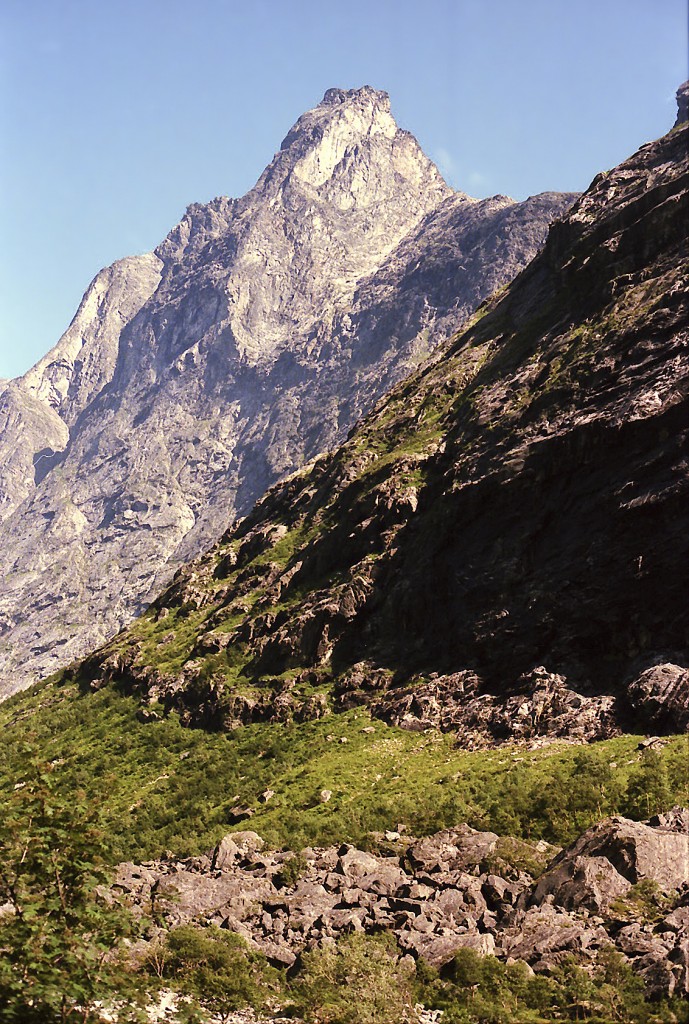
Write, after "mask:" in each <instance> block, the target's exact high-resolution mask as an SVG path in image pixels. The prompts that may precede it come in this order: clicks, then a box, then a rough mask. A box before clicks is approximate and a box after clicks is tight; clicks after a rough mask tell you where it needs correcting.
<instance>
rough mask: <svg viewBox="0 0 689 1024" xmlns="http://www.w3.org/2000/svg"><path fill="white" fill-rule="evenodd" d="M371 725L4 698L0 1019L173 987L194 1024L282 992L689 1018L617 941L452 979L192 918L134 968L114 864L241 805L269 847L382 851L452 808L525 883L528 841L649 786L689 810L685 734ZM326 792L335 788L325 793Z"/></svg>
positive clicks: (390, 953) (458, 1013)
mask: <svg viewBox="0 0 689 1024" xmlns="http://www.w3.org/2000/svg"><path fill="white" fill-rule="evenodd" d="M368 721H369V720H368V718H367V717H366V716H365V715H364V714H363V713H362V712H360V711H359V712H357V711H354V712H349V713H348V714H345V715H340V716H331V717H330V718H328V719H326V720H325V721H320V722H308V723H304V724H301V725H291V726H285V725H275V726H273V725H261V726H253V727H248V728H245V729H241V730H238V731H237V732H236V733H234V734H232V735H227V734H217V733H215V734H212V733H206V732H202V731H200V730H190V729H185V728H183V727H182V726H181V724H180V722H179V721H178V720H177V719H176V718H175V716H170V717H169V718H167V719H162V720H160V721H155V722H151V723H147V724H144V723H142V722H139V721H138V719H137V718H136V704H135V702H134V701H133V700H132V699H130V698H126V697H122V696H120V695H118V694H117V693H116V692H115V691H113V690H111V689H107V688H106V689H104V690H101V691H99V692H98V693H95V694H90V695H81V694H79V692H78V690H77V688H76V687H74V686H67V685H64V686H61V687H60V686H56V685H54V684H52V685H44V686H42V687H39V688H37V689H36V690H35V691H34V692H33V693H31V694H29V695H21V696H18V697H15V698H13V699H11V700H10V701H8V702H6V703H5V704H4V705H3V706H2V708H0V726H1V727H3V732H4V736H5V750H4V754H5V756H4V759H3V763H2V766H0V794H1V795H2V801H3V802H2V812H1V813H0V853H1V856H0V860H1V861H2V866H1V867H0V884H1V886H2V888H1V890H0V904H2V903H3V902H10V903H12V904H13V905H14V906H15V907H20V908H21V914H19V913H11V914H9V915H5V916H4V917H2V918H0V947H2V950H3V953H4V956H3V957H2V958H1V959H0V1021H2V1022H7V1024H19V1022H20V1021H21V1022H22V1024H71V1022H72V1021H76V1020H77V1019H78V1020H83V1021H86V1022H88V1024H96V1022H98V1021H99V1020H100V1017H99V1012H100V1011H99V1005H100V1002H101V1001H102V1002H103V1004H104V1005H105V1006H106V1007H107V1009H108V1011H109V1012H112V1013H113V1014H114V1019H115V1020H117V1021H118V1022H122V1024H124V1022H134V1021H136V1020H138V1016H137V1015H138V1014H139V1013H140V1008H141V1006H142V1004H143V1002H144V1000H145V999H146V997H147V995H149V996H150V995H151V993H152V992H153V991H155V989H156V987H158V986H160V985H164V986H166V987H172V988H173V989H174V990H175V991H176V992H177V994H178V997H179V1004H178V1011H177V1015H178V1016H177V1019H178V1020H179V1021H180V1022H181V1024H192V1022H200V1021H202V1020H203V1019H204V1016H203V1015H204V1014H207V1013H208V1012H209V1011H211V1010H212V1012H213V1013H215V1014H217V1015H218V1017H219V1019H220V1020H223V1019H227V1017H228V1015H229V1014H230V1013H231V1012H233V1011H234V1010H235V1009H238V1008H241V1007H244V1006H253V1007H255V1008H256V1009H262V1008H266V1009H269V1008H270V1007H272V1006H283V1007H286V1006H288V1004H291V1005H292V1007H293V1012H294V1013H295V1014H298V1015H300V1016H301V1017H302V1018H303V1019H304V1020H306V1021H307V1022H309V1021H313V1022H315V1021H321V1022H329V1024H369V1022H370V1024H373V1022H376V1024H387V1022H388V1021H389V1022H390V1024H392V1021H404V1020H408V1021H409V1022H410V1024H412V1022H413V1021H414V1020H415V1010H414V1007H415V1005H416V1003H418V1002H421V1003H423V1004H424V1005H426V1006H430V1007H436V1008H440V1009H443V1010H444V1013H445V1016H444V1018H443V1020H444V1021H446V1022H447V1024H473V1022H476V1024H478V1022H484V1024H487V1022H495V1024H508V1022H510V1024H512V1022H514V1024H538V1022H546V1021H557V1020H571V1019H587V1020H591V1021H597V1022H599V1024H608V1022H610V1024H611V1022H613V1021H618V1022H623V1024H624V1022H630V1024H631V1022H632V1021H633V1022H641V1024H643V1022H648V1024H651V1022H654V1024H658V1022H664V1021H667V1022H670V1021H675V1022H686V1021H687V1019H688V1018H687V1014H686V1012H685V1008H683V1007H682V1006H681V1005H679V1004H678V1005H676V1006H675V1005H674V1004H673V1005H672V1006H671V1005H670V1004H669V1003H668V1004H665V1003H662V1002H661V1003H655V1004H649V1003H647V1002H646V1001H645V999H644V996H643V993H642V991H641V989H640V984H639V982H638V980H637V979H636V978H635V977H634V976H633V974H632V973H631V971H630V970H629V968H628V967H627V966H626V965H625V963H624V962H623V961H622V960H621V959H620V958H619V957H618V956H617V955H616V954H615V953H614V952H611V951H604V952H603V953H601V955H600V957H599V962H598V966H597V968H596V972H595V974H594V976H593V977H592V976H591V974H590V972H587V971H585V970H584V969H583V968H582V967H580V966H579V965H578V964H577V963H576V962H575V961H574V960H572V961H568V962H566V963H565V964H563V965H562V966H561V967H560V968H559V969H558V970H557V971H556V972H555V973H554V974H553V975H551V976H548V977H544V976H535V977H534V976H533V975H532V974H531V973H530V971H529V970H528V968H526V967H525V966H524V965H523V964H508V965H506V964H502V963H500V962H499V961H498V960H496V959H494V958H492V957H486V958H481V957H478V956H477V955H476V954H475V953H473V952H471V951H470V950H464V951H460V953H458V954H457V956H456V957H455V959H454V961H453V962H452V963H451V964H450V966H449V967H447V968H446V969H444V970H443V971H442V972H441V974H440V975H439V974H438V973H437V972H435V971H434V970H432V969H431V968H430V967H428V966H427V965H425V964H424V963H423V962H421V961H419V962H418V963H417V964H416V965H415V964H414V962H413V961H412V960H411V959H410V958H406V957H404V956H403V955H402V954H401V952H400V951H399V950H398V949H397V948H396V947H395V945H394V942H393V941H392V940H391V939H390V938H389V937H387V938H385V937H381V936H369V937H364V936H360V935H359V936H357V935H353V936H347V937H346V938H344V939H342V940H341V941H340V942H339V943H338V944H336V945H333V944H330V945H328V944H327V943H326V945H325V946H324V947H323V948H322V949H320V950H314V951H312V952H310V953H308V954H306V955H305V956H304V957H303V963H302V964H301V965H300V967H299V969H298V970H297V971H296V973H294V977H293V978H291V979H290V980H288V979H287V978H286V976H285V975H284V972H278V971H276V970H274V969H272V968H270V967H269V966H268V965H267V963H266V961H265V960H264V959H263V958H262V957H260V956H258V955H257V954H255V953H253V952H252V951H250V950H249V949H248V948H247V947H246V946H245V944H244V943H243V942H242V940H241V939H239V938H238V937H236V936H234V935H231V934H229V933H227V932H224V931H223V932H221V931H218V930H214V929H199V928H195V927H187V926H185V927H182V928H178V929H176V930H174V931H172V932H171V933H169V934H168V935H167V936H165V935H163V936H162V937H161V938H160V939H159V940H158V941H157V943H153V944H152V946H151V950H150V952H149V954H148V955H147V957H146V960H145V962H144V963H140V964H139V966H138V967H137V966H136V963H135V962H134V961H133V960H130V961H129V962H128V963H127V962H125V961H124V960H123V959H122V958H121V957H119V956H117V955H114V956H110V955H109V954H110V950H114V951H115V953H116V952H117V950H118V949H121V948H122V942H123V940H124V939H126V938H127V937H128V936H133V935H134V934H135V933H136V929H135V927H134V925H133V923H132V920H131V918H130V917H129V915H128V914H127V913H126V911H124V910H123V909H122V908H121V907H120V906H118V905H117V904H116V903H112V902H110V901H108V900H106V899H104V898H103V897H102V895H101V894H100V890H99V886H102V885H103V884H104V883H105V882H106V881H107V869H108V862H110V863H112V862H114V861H116V860H118V859H122V858H125V857H126V858H133V859H142V858H145V857H148V856H152V855H160V854H161V853H162V852H163V849H164V848H170V849H172V850H174V851H175V852H176V853H178V854H184V853H192V852H197V851H200V850H203V849H205V848H208V847H209V846H211V845H212V843H213V842H214V841H215V840H217V839H218V838H219V837H220V836H221V835H222V834H224V833H226V832H227V831H229V830H230V829H229V826H228V820H229V810H230V808H231V807H232V806H234V805H235V803H236V802H237V801H241V802H242V803H244V804H248V805H249V806H251V807H253V808H254V810H255V813H254V816H253V817H252V819H251V827H252V828H254V829H255V830H256V831H258V832H259V833H260V834H262V835H263V836H264V837H265V838H266V840H267V841H268V843H269V844H271V845H274V846H286V847H288V848H291V849H293V850H299V849H300V848H302V847H303V846H304V845H306V844H307V843H309V844H310V843H329V842H341V841H343V840H350V841H353V842H358V843H360V844H366V843H369V845H371V846H374V845H375V844H376V843H380V842H381V839H380V835H379V832H380V830H382V829H385V828H389V827H392V826H394V825H395V824H397V823H398V822H402V823H404V825H405V826H406V827H407V829H408V831H409V832H410V833H427V832H432V831H435V830H437V829H439V828H442V827H444V826H450V825H453V824H457V823H458V822H461V821H468V822H469V823H470V824H472V825H474V826H477V827H491V828H494V829H496V830H497V831H499V832H503V833H505V832H506V831H509V830H511V831H512V832H513V833H514V834H515V836H516V837H517V838H512V839H508V838H503V839H501V841H500V843H499V844H498V847H497V849H496V851H495V854H494V857H495V865H496V867H498V866H499V867H500V869H501V870H503V869H504V868H505V866H506V865H507V866H508V867H509V866H512V867H514V868H520V869H523V868H526V869H527V870H529V871H531V872H533V873H534V874H537V873H538V871H540V870H541V869H542V867H543V866H544V863H545V860H546V859H547V857H548V854H549V851H548V850H547V849H546V850H544V849H543V848H542V847H540V848H539V847H537V846H535V844H534V843H533V842H532V841H533V840H534V839H541V838H545V839H547V840H548V841H550V842H565V841H567V840H569V839H571V838H572V837H573V836H574V834H576V833H578V832H579V831H581V830H582V829H583V828H585V827H586V826H587V825H588V824H590V823H591V822H592V821H593V820H595V819H597V818H599V817H601V816H602V815H604V814H607V813H610V812H612V811H622V812H627V811H629V810H630V808H632V807H638V806H643V808H644V811H646V810H647V809H648V808H650V810H651V811H655V810H660V809H661V807H660V806H658V805H656V804H655V798H656V796H657V795H661V796H662V797H663V798H664V800H665V798H667V799H668V800H669V802H674V801H678V802H684V803H686V802H689V770H688V768H689V738H687V737H675V738H673V739H671V740H669V741H668V742H667V744H666V745H665V746H664V747H662V748H660V749H652V750H647V751H643V752H640V751H639V750H638V739H637V738H635V737H629V736H627V737H620V738H618V739H615V740H610V741H607V742H605V743H600V744H596V745H594V746H591V747H585V748H582V747H576V746H567V745H564V744H558V745H552V746H551V747H546V748H541V749H538V750H528V749H526V748H524V747H504V748H500V749H498V750H492V751H487V752H471V753H469V752H463V751H459V750H457V749H456V748H455V747H454V746H453V739H452V737H451V736H441V735H438V734H432V733H429V734H419V733H411V732H404V731H402V730H398V729H391V728H387V727H385V726H382V725H380V724H376V725H375V732H373V733H371V732H364V731H363V729H364V727H368V726H367V723H368ZM10 726H11V727H10ZM47 762H52V763H48V767H47V768H43V769H40V768H39V769H37V768H36V764H37V763H42V764H44V765H45V764H46V763H47ZM644 780H646V782H647V783H648V791H647V792H646V791H644ZM658 780H660V783H659V781H658ZM654 787H655V788H654ZM659 787H660V788H659ZM266 788H271V789H272V790H274V793H275V795H274V796H273V797H272V798H271V800H270V802H269V803H268V804H265V803H261V802H260V800H259V795H260V793H261V792H262V791H263V790H265V789H266ZM324 788H328V789H330V790H331V791H332V794H333V795H332V798H331V799H330V800H329V801H328V802H327V803H323V802H321V800H320V792H321V790H322V789H324ZM639 801H641V804H640V803H639ZM666 803H667V801H665V803H664V804H663V806H666ZM563 807H566V808H568V811H567V813H566V814H565V813H564V812H563V811H562V810H561V808H563ZM239 827H240V828H241V827H246V824H245V823H242V824H241V825H240V826H239ZM376 831H378V834H377V835H375V834H372V833H375V832H376ZM519 837H521V838H519ZM487 866H488V867H489V865H487ZM303 868H304V861H303V858H302V857H301V855H299V854H298V853H297V854H295V855H294V856H293V857H291V858H289V859H288V860H287V861H286V862H285V865H284V868H283V879H282V881H283V884H284V885H293V884H294V883H295V882H296V881H297V880H298V879H299V877H300V875H301V873H302V871H303ZM506 873H507V872H506ZM623 902H624V904H625V906H624V908H622V907H620V908H617V909H620V910H621V909H624V910H625V912H627V913H629V912H630V911H631V916H633V917H636V918H637V919H638V920H641V921H650V922H652V921H654V920H656V919H657V918H658V916H659V915H660V914H662V912H663V910H664V909H665V904H664V902H663V897H662V894H659V893H658V892H657V891H655V889H654V888H653V886H649V885H648V884H645V883H643V884H640V885H638V886H635V887H634V888H633V889H632V890H631V891H630V893H629V894H628V895H627V896H626V897H625V899H624V901H623ZM614 910H615V908H613V911H614ZM142 927H143V928H144V929H145V928H147V927H149V926H148V925H147V923H146V922H145V921H144V922H142ZM150 928H151V929H153V934H155V931H154V926H153V925H151V926H150ZM106 954H107V955H106ZM77 1013H78V1014H79V1015H78V1016H77ZM683 1013H684V1016H682V1014H683ZM673 1014H674V1016H673ZM118 1015H119V1016H118Z"/></svg>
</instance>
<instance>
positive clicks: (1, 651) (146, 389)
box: [0, 87, 574, 693]
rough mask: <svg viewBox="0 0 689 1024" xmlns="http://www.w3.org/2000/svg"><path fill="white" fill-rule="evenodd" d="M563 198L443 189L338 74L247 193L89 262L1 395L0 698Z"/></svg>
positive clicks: (374, 97) (373, 105)
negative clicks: (73, 312) (95, 266)
mask: <svg viewBox="0 0 689 1024" xmlns="http://www.w3.org/2000/svg"><path fill="white" fill-rule="evenodd" d="M573 198H574V197H573V196H571V195H557V194H551V193H548V194H545V195H543V196H538V197H535V198H533V199H530V200H527V201H526V202H525V203H519V204H516V203H513V202H512V201H511V200H509V199H507V198H505V197H500V196H499V197H496V198H494V199H490V200H485V201H482V202H478V201H476V200H473V199H470V198H469V197H467V196H465V195H462V194H461V193H454V192H452V190H451V189H450V188H449V187H448V186H447V185H446V184H445V182H444V181H443V180H442V178H441V176H440V174H439V172H438V170H437V169H436V168H435V166H434V165H433V164H432V163H431V161H430V160H428V159H427V157H426V156H425V155H424V154H423V152H422V151H421V149H420V148H419V146H418V144H417V143H416V141H415V140H414V138H413V137H412V136H411V135H410V134H409V133H408V132H405V131H402V130H401V129H399V128H398V126H397V125H396V123H395V121H394V119H393V117H392V115H391V113H390V104H389V100H388V97H387V95H386V94H385V93H380V92H376V91H374V90H373V89H370V88H368V87H365V88H363V89H359V90H353V91H351V92H344V91H342V90H330V91H329V92H328V93H327V94H326V96H325V98H324V100H323V102H322V103H321V104H319V105H318V106H317V107H315V108H314V109H313V110H311V111H308V112H307V113H306V114H304V115H303V116H302V117H301V118H300V119H299V120H298V121H297V123H296V124H295V125H294V127H293V128H292V129H291V131H290V132H289V133H288V135H287V137H286V138H285V140H284V142H283V144H282V146H281V148H280V151H279V152H278V153H277V154H276V156H275V158H274V160H273V161H272V163H271V164H270V165H269V166H268V167H267V168H266V170H265V171H264V173H263V174H262V175H261V177H260V179H259V181H258V182H257V184H256V186H255V187H254V188H253V189H252V190H251V191H250V192H249V193H247V195H246V196H244V197H243V198H242V199H238V200H235V199H228V198H224V197H221V198H219V199H215V200H213V201H212V202H211V203H208V204H206V205H199V204H196V205H193V206H190V207H189V208H188V210H187V212H186V214H185V216H184V218H183V219H182V221H181V222H180V224H178V225H177V227H176V228H174V229H173V231H171V232H170V234H169V235H168V237H167V238H166V239H165V240H164V241H163V243H162V244H161V245H160V246H159V247H158V248H157V249H156V251H155V253H152V254H147V255H146V256H141V257H133V258H131V259H129V260H124V261H120V263H118V264H115V265H114V266H113V267H111V268H109V269H108V270H105V271H102V272H101V274H99V275H98V277H97V278H96V279H95V281H94V282H93V284H92V285H91V287H90V289H89V291H88V292H87V293H86V296H85V297H84V300H83V302H82V305H81V307H80V309H79V312H78V313H77V316H76V317H75V320H74V321H73V323H72V325H71V326H70V328H69V330H68V331H67V333H66V334H65V335H64V337H63V338H62V339H61V341H60V342H59V343H58V345H57V346H56V347H55V349H53V350H52V352H50V353H49V354H48V356H46V357H45V359H43V360H41V362H40V363H39V364H37V366H36V367H35V368H34V369H33V370H31V371H30V372H29V373H28V374H26V375H25V377H23V378H21V379H20V380H18V381H14V382H12V383H11V384H9V385H8V386H7V388H6V389H5V391H4V392H3V393H2V394H1V395H0V430H1V431H2V441H1V442H0V446H1V450H0V466H2V470H1V471H0V510H1V514H2V516H3V518H4V524H3V527H2V532H1V534H0V535H1V537H2V545H1V550H2V552H3V554H2V556H1V557H2V571H1V573H0V576H1V577H2V579H3V581H4V582H3V584H2V589H1V590H0V669H1V671H0V679H2V682H1V683H0V693H3V692H5V693H7V692H11V691H13V690H16V689H19V688H21V687H22V686H24V685H27V684H29V683H30V682H32V681H33V680H34V679H36V678H38V677H41V676H43V675H45V674H47V673H49V672H50V671H53V670H54V669H56V668H58V667H59V666H61V665H63V664H65V663H66V662H68V661H69V660H70V659H73V658H74V657H76V656H77V655H78V654H81V653H83V652H85V651H86V650H87V649H89V648H92V647H93V646H95V645H96V644H98V643H100V642H102V641H103V640H104V639H106V638H108V637H109V636H111V635H112V634H113V633H115V632H116V631H117V629H118V628H119V627H121V626H122V625H123V624H125V623H126V622H127V621H129V620H130V619H132V618H133V617H134V616H135V615H136V614H137V613H138V612H139V611H141V609H142V607H143V606H145V604H146V603H148V602H149V601H150V599H151V598H152V596H153V595H154V594H155V593H156V592H157V591H158V590H159V589H160V587H161V586H162V585H163V584H164V583H165V582H166V581H167V580H168V579H169V578H170V577H171V575H172V574H173V572H174V570H175V568H176V567H177V566H178V565H179V564H181V563H182V562H184V561H186V560H188V559H189V558H190V557H191V556H194V555H196V554H198V553H199V552H200V551H201V550H202V549H204V548H205V547H206V546H207V545H208V544H209V543H210V542H211V541H212V540H213V539H214V538H215V537H217V535H218V534H219V533H220V532H221V531H222V530H223V529H225V528H226V526H227V524H228V521H229V520H231V519H232V518H233V517H234V516H236V515H238V514H240V515H241V514H243V513H245V512H246V511H247V510H248V509H249V508H250V507H251V505H252V504H253V502H254V501H255V500H256V498H257V497H258V496H260V494H261V493H262V492H263V491H264V490H265V489H266V487H267V486H268V485H269V484H270V483H272V482H274V481H275V480H276V479H278V478H280V477H282V476H284V475H286V474H288V473H290V472H291V471H293V470H294V469H295V468H297V467H299V466H301V465H302V464H303V463H304V462H306V461H308V460H309V459H311V458H312V457H313V456H314V455H316V454H317V453H318V452H320V451H322V450H324V449H326V448H329V447H331V446H332V445H334V444H335V442H336V441H338V440H339V439H341V438H342V436H343V434H344V433H346V431H347V430H348V429H349V428H350V427H351V425H352V424H353V423H354V421H355V420H356V419H357V418H358V417H359V416H360V415H361V414H362V412H364V411H366V410H368V409H369V408H370V406H371V405H372V404H373V403H374V402H375V400H376V399H377V398H378V397H379V396H380V395H381V394H382V393H383V392H384V391H386V390H387V389H388V388H389V387H390V386H391V385H392V384H393V383H395V382H396V381H397V380H399V379H400V378H401V377H402V376H403V375H404V374H406V373H407V372H408V371H409V370H410V369H411V368H412V367H414V366H416V365H417V364H418V363H419V362H420V361H422V360H424V359H426V358H427V357H428V355H429V354H430V353H431V351H432V349H433V347H434V346H435V345H437V344H438V343H439V342H440V341H442V340H444V339H445V338H446V337H447V336H448V335H449V334H451V333H452V331H453V330H454V329H455V328H456V327H457V326H458V325H459V324H460V322H461V321H462V320H463V319H465V318H466V316H467V315H468V314H469V313H470V312H471V311H472V310H473V309H474V308H475V307H476V306H477V304H479V303H480V302H481V301H482V299H484V298H485V297H486V296H487V295H488V294H489V293H490V292H492V291H493V290H494V289H495V288H496V287H499V286H500V285H502V284H504V283H506V282H507V281H508V280H510V279H511V278H512V277H513V276H514V274H515V273H516V272H517V271H518V270H520V269H521V268H522V267H523V266H524V265H525V264H526V263H527V262H528V261H529V260H530V259H531V257H532V256H533V255H534V254H535V252H536V250H537V249H538V247H539V246H540V245H541V243H542V242H543V239H544V237H545V233H546V231H547V226H548V224H549V222H550V221H551V220H552V219H553V218H555V217H557V216H558V215H560V214H561V213H563V212H564V210H565V209H566V208H567V207H568V205H569V204H570V202H571V201H572V199H573Z"/></svg>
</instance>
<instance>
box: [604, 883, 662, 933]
mask: <svg viewBox="0 0 689 1024" xmlns="http://www.w3.org/2000/svg"><path fill="white" fill-rule="evenodd" d="M672 907H673V900H672V899H671V898H670V897H669V896H666V895H665V893H664V892H663V891H662V889H661V888H660V886H659V885H658V883H657V882H655V881H654V880H653V879H652V878H642V879H641V881H640V882H637V883H636V885H633V886H632V887H631V889H630V890H629V892H628V893H627V895H626V896H624V897H622V898H620V899H617V900H615V902H614V903H613V904H612V905H611V907H610V909H611V911H612V913H613V914H614V915H618V916H619V917H620V918H621V919H622V920H624V921H629V920H633V921H639V922H640V923H641V924H656V923H657V922H658V921H662V919H663V918H664V917H665V915H666V914H668V913H669V912H670V910H672Z"/></svg>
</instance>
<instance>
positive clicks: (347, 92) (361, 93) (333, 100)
mask: <svg viewBox="0 0 689 1024" xmlns="http://www.w3.org/2000/svg"><path fill="white" fill-rule="evenodd" d="M368 99H371V100H373V101H374V102H375V103H377V104H380V105H381V106H387V109H388V110H389V109H390V96H389V94H388V93H387V92H384V91H383V90H382V89H374V88H373V87H372V86H370V85H362V86H361V88H360V89H338V88H334V89H326V90H325V95H324V96H323V99H322V100H321V102H320V103H319V106H321V107H327V106H330V107H332V106H336V105H337V104H339V103H347V102H349V101H352V100H355V101H356V100H364V101H366V100H368Z"/></svg>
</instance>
